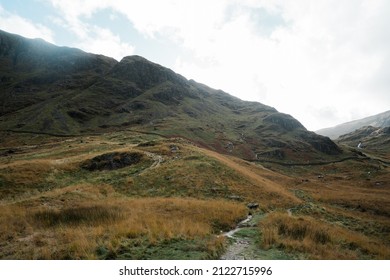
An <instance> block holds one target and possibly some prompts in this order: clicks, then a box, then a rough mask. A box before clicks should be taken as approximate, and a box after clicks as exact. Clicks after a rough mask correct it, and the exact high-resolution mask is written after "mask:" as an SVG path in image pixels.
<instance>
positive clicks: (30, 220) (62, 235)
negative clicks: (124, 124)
mask: <svg viewBox="0 0 390 280" xmlns="http://www.w3.org/2000/svg"><path fill="white" fill-rule="evenodd" d="M1 136H2V137H1V139H2V140H1V147H2V148H1V151H0V152H1V155H2V156H1V158H0V195H1V198H2V199H1V202H0V203H1V204H0V208H1V211H0V213H1V214H0V223H1V227H0V228H1V233H0V247H1V249H2V250H1V256H0V258H2V259H218V258H226V257H228V258H233V259H245V258H249V259H387V258H389V256H390V247H389V240H390V239H389V234H390V232H389V230H390V221H389V212H390V204H389V192H390V189H389V188H390V186H389V183H388V182H389V181H390V180H389V179H390V178H389V172H388V171H389V170H388V168H389V166H388V165H385V164H384V163H382V162H380V161H378V160H376V159H361V158H356V159H351V160H348V161H342V162H336V163H328V164H324V165H313V166H306V165H305V166H283V165H279V164H272V163H263V164H260V163H258V162H248V161H245V160H242V159H239V158H236V157H232V156H229V155H224V154H220V153H217V152H214V151H211V150H208V149H205V148H203V147H200V146H199V145H198V144H195V143H192V142H190V141H189V140H186V139H184V138H180V137H174V138H170V137H161V136H157V135H151V134H143V133H135V132H126V131H123V132H111V133H104V134H100V135H91V136H82V137H80V136H78V137H53V136H47V135H36V134H29V133H12V132H2V135H1ZM113 153H115V156H116V157H117V158H116V159H115V156H113V157H109V156H108V157H107V158H106V162H104V160H98V162H99V164H100V165H99V166H100V167H101V168H100V169H99V170H93V169H86V168H85V166H86V164H88V163H89V164H90V163H91V162H93V160H94V159H95V161H96V159H97V158H98V156H101V155H110V154H113ZM126 153H127V154H137V155H138V157H139V160H138V161H135V162H134V163H131V162H129V165H126V164H125V165H124V166H121V165H118V162H121V160H120V157H119V158H118V155H121V154H126ZM98 159H99V158H98ZM122 161H123V162H125V160H122ZM248 203H256V204H258V205H259V207H258V209H254V210H249V209H248V208H247V204H248ZM249 211H250V212H251V214H252V215H253V219H251V220H250V221H249V222H248V225H245V226H243V227H240V228H239V230H238V231H236V232H235V233H234V234H233V235H232V237H228V236H224V235H223V234H222V233H223V232H228V231H229V230H232V229H234V228H235V227H236V226H237V224H238V223H239V222H240V221H242V220H244V219H245V218H246V217H247V215H248V212H249ZM234 247H235V248H234ZM229 252H230V253H229ZM226 254H227V255H226ZM229 254H230V255H229Z"/></svg>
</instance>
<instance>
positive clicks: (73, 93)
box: [0, 31, 341, 161]
mask: <svg viewBox="0 0 390 280" xmlns="http://www.w3.org/2000/svg"><path fill="white" fill-rule="evenodd" d="M0 79H1V84H0V130H12V131H19V132H34V133H49V134H55V135H78V134H91V133H102V132H109V131H118V130H134V131H136V130H137V131H143V132H147V133H154V134H158V135H162V136H168V137H175V136H180V137H185V138H188V139H190V140H191V141H193V142H195V143H197V144H199V145H201V146H204V147H208V148H210V149H213V150H216V151H218V152H222V153H230V154H233V155H236V156H239V157H241V158H246V159H273V160H286V159H289V160H292V161H307V160H313V159H322V158H323V157H326V156H331V155H338V154H340V153H341V150H340V148H339V147H338V146H337V145H336V144H335V143H334V142H332V141H331V140H330V139H329V138H327V137H323V136H319V135H317V134H315V133H313V132H309V131H307V130H306V129H305V128H304V127H303V125H302V124H301V123H300V122H299V121H297V120H296V119H294V118H293V117H292V116H290V115H287V114H283V113H280V112H278V111H277V110H275V109H274V108H272V107H269V106H266V105H264V104H261V103H258V102H246V101H242V100H240V99H238V98H236V97H233V96H231V95H229V94H227V93H225V92H223V91H221V90H215V89H212V88H209V87H208V86H206V85H202V84H199V83H197V82H195V81H193V80H187V79H185V78H184V77H182V76H181V75H179V74H176V73H175V72H173V71H172V70H170V69H168V68H165V67H163V66H161V65H158V64H155V63H152V62H150V61H148V60H146V59H145V58H142V57H140V56H128V57H125V58H123V59H122V60H121V61H120V62H117V61H116V60H114V59H112V58H109V57H105V56H101V55H95V54H90V53H85V52H83V51H81V50H78V49H72V48H67V47H57V46H54V45H52V44H49V43H47V42H45V41H43V40H41V39H34V40H31V39H26V38H23V37H21V36H17V35H13V34H9V33H7V32H3V31H0Z"/></svg>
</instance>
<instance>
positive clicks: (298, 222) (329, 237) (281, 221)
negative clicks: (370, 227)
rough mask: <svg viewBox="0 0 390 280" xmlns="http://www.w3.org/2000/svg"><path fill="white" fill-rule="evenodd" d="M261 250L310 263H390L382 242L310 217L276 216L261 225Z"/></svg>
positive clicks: (273, 214) (282, 214)
mask: <svg viewBox="0 0 390 280" xmlns="http://www.w3.org/2000/svg"><path fill="white" fill-rule="evenodd" d="M259 227H260V229H261V248H262V249H265V250H267V249H270V248H278V249H282V250H285V251H287V252H289V253H294V254H304V255H305V256H306V258H308V259H362V258H363V259H364V258H369V259H371V258H374V259H388V258H389V257H390V250H389V249H388V248H386V247H383V246H382V243H381V242H380V240H375V239H369V238H367V237H366V236H364V235H363V234H359V233H357V232H353V231H351V230H348V229H345V228H343V227H340V226H337V225H334V224H328V223H324V222H322V221H319V220H316V219H313V218H312V217H308V216H299V217H292V216H289V215H288V214H286V213H276V212H275V213H272V214H269V215H268V216H267V217H266V218H264V219H263V220H261V222H260V223H259Z"/></svg>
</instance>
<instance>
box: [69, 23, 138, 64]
mask: <svg viewBox="0 0 390 280" xmlns="http://www.w3.org/2000/svg"><path fill="white" fill-rule="evenodd" d="M76 46H77V47H78V48H81V49H83V50H84V51H87V52H91V53H95V54H103V55H106V56H110V57H113V58H115V59H116V60H121V59H122V58H123V57H124V56H127V55H131V54H132V53H134V47H133V46H131V45H129V44H127V43H124V42H121V40H120V38H119V36H116V35H114V34H113V33H112V32H111V31H110V30H109V29H106V28H100V27H96V26H94V27H91V28H90V30H89V32H88V36H87V37H86V38H84V39H83V40H82V41H80V42H79V43H77V44H76Z"/></svg>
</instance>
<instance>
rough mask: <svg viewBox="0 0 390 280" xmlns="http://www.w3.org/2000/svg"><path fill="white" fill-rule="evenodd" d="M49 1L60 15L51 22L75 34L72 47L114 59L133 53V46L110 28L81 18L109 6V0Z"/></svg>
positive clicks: (88, 16)
mask: <svg viewBox="0 0 390 280" xmlns="http://www.w3.org/2000/svg"><path fill="white" fill-rule="evenodd" d="M49 1H50V2H51V3H52V5H53V6H54V7H55V8H56V9H57V10H58V13H59V14H61V15H62V18H58V17H52V21H53V23H55V24H57V25H60V26H62V27H63V28H65V29H67V30H69V31H71V32H72V33H73V34H75V35H76V36H77V38H78V40H77V41H75V42H74V43H73V45H72V46H73V47H77V48H81V49H83V50H84V51H87V52H91V53H96V54H103V55H106V56H109V57H113V58H115V59H116V60H121V59H122V58H123V57H124V56H127V55H131V54H133V53H134V46H132V45H130V44H129V43H126V42H123V41H122V40H121V38H120V37H119V36H118V35H115V34H114V33H113V32H112V31H111V30H110V29H108V28H106V27H101V26H97V25H94V24H89V23H87V22H85V21H84V20H83V19H84V18H90V17H91V16H92V15H93V13H94V12H96V11H98V10H101V9H104V8H109V2H110V1H66V2H64V1H59V0H49Z"/></svg>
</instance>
